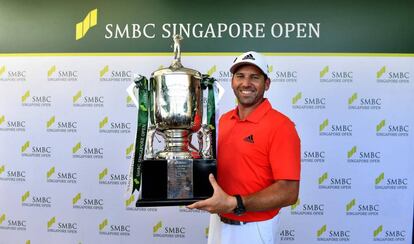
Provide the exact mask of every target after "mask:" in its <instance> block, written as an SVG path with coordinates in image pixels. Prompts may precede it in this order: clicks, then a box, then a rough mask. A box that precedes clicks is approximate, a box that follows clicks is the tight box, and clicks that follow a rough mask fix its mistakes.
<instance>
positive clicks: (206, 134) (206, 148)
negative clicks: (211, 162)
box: [198, 124, 213, 159]
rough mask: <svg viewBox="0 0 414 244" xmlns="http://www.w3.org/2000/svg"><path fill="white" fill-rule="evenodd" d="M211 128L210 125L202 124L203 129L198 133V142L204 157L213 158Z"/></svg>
mask: <svg viewBox="0 0 414 244" xmlns="http://www.w3.org/2000/svg"><path fill="white" fill-rule="evenodd" d="M211 134H212V133H211V130H210V128H209V125H206V124H203V125H201V129H200V131H199V133H198V142H199V144H200V146H199V147H200V149H199V150H200V154H201V156H202V157H203V158H204V159H210V158H213V147H212V146H211V143H212V140H211V139H212V138H211Z"/></svg>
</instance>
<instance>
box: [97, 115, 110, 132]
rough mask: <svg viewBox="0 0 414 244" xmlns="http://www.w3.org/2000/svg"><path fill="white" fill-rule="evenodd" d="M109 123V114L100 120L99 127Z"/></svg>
mask: <svg viewBox="0 0 414 244" xmlns="http://www.w3.org/2000/svg"><path fill="white" fill-rule="evenodd" d="M107 123H108V116H107V117H105V118H104V119H103V120H102V121H100V122H99V129H102V128H103V127H104V126H105V125H106V124H107Z"/></svg>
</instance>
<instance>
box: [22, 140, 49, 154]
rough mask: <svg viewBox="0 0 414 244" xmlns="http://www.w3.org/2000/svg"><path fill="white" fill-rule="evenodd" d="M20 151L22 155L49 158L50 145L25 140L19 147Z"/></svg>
mask: <svg viewBox="0 0 414 244" xmlns="http://www.w3.org/2000/svg"><path fill="white" fill-rule="evenodd" d="M20 152H21V156H22V157H41V158H50V157H51V156H52V147H51V146H49V145H38V144H33V143H31V142H30V141H26V142H24V144H23V145H22V146H21V147H20Z"/></svg>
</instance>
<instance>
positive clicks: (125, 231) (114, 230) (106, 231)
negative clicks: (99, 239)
mask: <svg viewBox="0 0 414 244" xmlns="http://www.w3.org/2000/svg"><path fill="white" fill-rule="evenodd" d="M131 229H132V228H131V226H130V225H129V224H126V223H112V222H111V223H110V222H109V221H108V219H104V220H103V221H102V222H101V223H100V224H99V234H100V235H110V236H129V235H130V234H131Z"/></svg>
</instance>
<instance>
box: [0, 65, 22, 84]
mask: <svg viewBox="0 0 414 244" xmlns="http://www.w3.org/2000/svg"><path fill="white" fill-rule="evenodd" d="M26 73H27V72H26V70H21V69H19V70H10V69H8V68H7V66H6V65H0V81H26Z"/></svg>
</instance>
